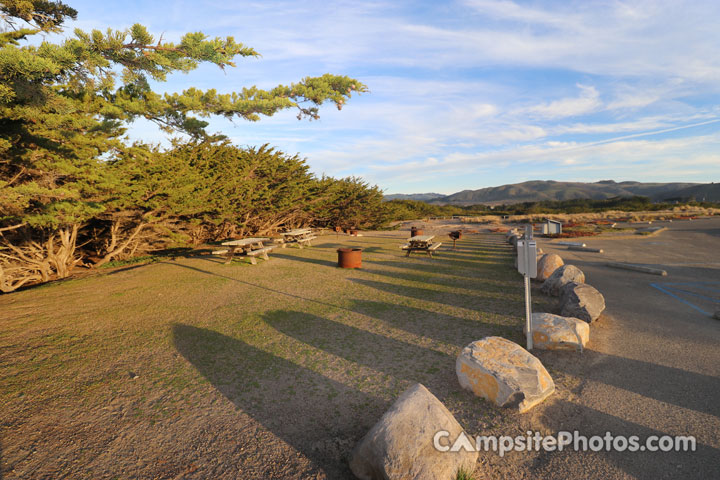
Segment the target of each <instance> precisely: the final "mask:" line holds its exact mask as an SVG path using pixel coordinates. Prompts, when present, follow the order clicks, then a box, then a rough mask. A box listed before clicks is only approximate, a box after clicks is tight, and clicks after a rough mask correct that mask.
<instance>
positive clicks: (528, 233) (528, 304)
mask: <svg viewBox="0 0 720 480" xmlns="http://www.w3.org/2000/svg"><path fill="white" fill-rule="evenodd" d="M531 239H532V225H527V226H526V227H525V242H524V245H523V248H525V261H526V262H527V267H526V268H525V272H530V262H531V261H537V259H535V258H533V259H531V258H530V240H531ZM524 277H525V331H526V332H527V334H526V336H525V338H526V340H527V349H528V350H532V348H533V336H532V299H531V298H530V275H529V273H525V275H524Z"/></svg>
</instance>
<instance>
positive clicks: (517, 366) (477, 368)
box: [455, 337, 555, 413]
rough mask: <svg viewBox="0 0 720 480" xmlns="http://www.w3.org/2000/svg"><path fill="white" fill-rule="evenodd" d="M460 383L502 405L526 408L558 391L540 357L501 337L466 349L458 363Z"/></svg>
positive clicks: (522, 409)
mask: <svg viewBox="0 0 720 480" xmlns="http://www.w3.org/2000/svg"><path fill="white" fill-rule="evenodd" d="M455 372H456V373H457V376H458V381H459V382H460V385H461V386H462V387H463V388H465V389H468V390H470V391H472V392H473V393H474V394H475V395H477V396H479V397H483V398H485V399H486V400H489V401H491V402H494V403H495V404H496V405H498V406H500V407H517V408H518V410H519V411H520V412H521V413H522V412H526V411H528V410H529V409H531V408H532V407H534V406H535V405H537V404H538V403H540V402H542V401H543V400H545V399H546V398H547V397H548V396H550V395H551V394H552V393H553V392H554V391H555V383H554V382H553V380H552V378H551V377H550V374H549V373H548V372H547V370H545V367H543V364H542V363H540V360H538V359H537V358H535V357H534V356H533V355H532V354H530V352H528V351H527V350H525V349H524V348H522V347H521V346H520V345H518V344H516V343H513V342H511V341H510V340H506V339H504V338H501V337H485V338H483V339H482V340H478V341H476V342H473V343H471V344H470V345H468V346H467V347H465V348H464V349H463V351H462V352H461V353H460V355H459V356H458V358H457V361H456V363H455Z"/></svg>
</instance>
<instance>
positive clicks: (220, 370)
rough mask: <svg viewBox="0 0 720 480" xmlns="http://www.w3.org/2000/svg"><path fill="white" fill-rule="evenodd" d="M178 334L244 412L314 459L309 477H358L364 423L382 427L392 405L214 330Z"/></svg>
mask: <svg viewBox="0 0 720 480" xmlns="http://www.w3.org/2000/svg"><path fill="white" fill-rule="evenodd" d="M172 336H173V342H174V344H175V347H176V348H177V350H178V352H179V353H180V354H181V355H182V356H183V357H185V358H186V359H187V360H188V361H189V362H190V363H191V364H192V365H193V366H194V367H195V368H196V369H197V370H198V371H199V372H200V373H201V374H202V375H203V376H204V377H205V378H206V379H207V380H208V381H209V382H210V383H211V384H212V385H213V387H215V388H216V389H217V390H218V391H219V392H220V393H222V394H223V395H224V396H225V397H226V398H227V399H228V400H230V401H231V402H233V404H234V405H235V406H236V407H237V409H238V410H241V411H243V412H244V413H246V414H248V415H250V416H251V417H252V418H254V419H255V420H256V421H257V422H259V423H260V424H261V425H262V426H263V427H264V428H266V429H267V430H269V431H270V432H272V433H273V434H274V435H275V436H277V437H279V438H280V439H282V440H283V441H284V442H287V443H288V444H289V445H290V446H291V447H293V448H294V449H296V450H297V451H298V452H301V454H302V455H304V456H305V457H307V458H308V459H310V460H311V461H312V463H313V465H314V466H315V467H316V470H315V471H313V472H301V473H302V475H303V477H302V478H316V476H317V478H325V477H324V476H323V477H321V475H322V473H324V474H325V475H326V476H327V478H352V475H351V473H350V470H349V468H348V466H347V458H348V455H349V453H350V451H351V450H352V448H353V447H354V446H355V444H356V442H357V441H359V439H360V438H361V436H362V435H364V434H365V432H366V431H367V430H368V429H369V427H370V426H371V425H364V424H362V421H363V420H362V419H363V418H366V419H367V418H369V419H375V420H371V421H376V420H377V418H379V416H380V415H381V413H382V411H383V409H384V408H385V407H386V405H385V402H383V401H381V400H378V399H376V398H373V397H370V396H368V395H366V394H364V393H362V392H360V391H357V390H355V389H353V388H350V387H348V386H347V385H344V384H342V383H339V382H336V381H334V380H331V379H329V378H328V377H325V376H324V375H320V374H318V373H316V372H314V371H312V370H309V369H307V368H304V367H302V366H300V365H297V364H295V363H292V362H289V361H288V360H285V359H283V358H280V357H277V356H275V355H273V354H271V353H268V352H265V351H263V350H260V349H258V348H256V347H253V346H252V345H249V344H247V343H245V342H243V341H241V340H239V339H236V338H233V337H229V336H226V335H222V334H220V333H218V332H215V331H212V330H208V329H205V328H198V327H194V326H190V325H184V324H175V325H173V328H172ZM361 412H362V413H364V414H363V415H360V413H361ZM375 412H377V415H374V414H373V413H375ZM366 421H367V420H366ZM277 448H278V445H273V446H268V447H267V449H263V448H262V446H261V448H260V450H261V451H263V450H264V451H266V452H268V454H269V452H271V451H276V450H277ZM290 454H291V452H290ZM238 455H240V465H239V467H240V469H241V470H242V469H243V468H242V467H243V463H242V460H243V458H242V453H239V454H238ZM275 461H279V459H275ZM290 461H292V460H290ZM270 463H274V462H270ZM321 472H322V473H321ZM252 473H253V474H256V475H260V476H257V477H253V478H270V477H268V476H267V473H268V472H252ZM245 478H248V477H245ZM273 478H277V477H273ZM293 478H296V477H293ZM297 478H299V477H297Z"/></svg>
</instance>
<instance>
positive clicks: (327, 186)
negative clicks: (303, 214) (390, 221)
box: [311, 176, 386, 228]
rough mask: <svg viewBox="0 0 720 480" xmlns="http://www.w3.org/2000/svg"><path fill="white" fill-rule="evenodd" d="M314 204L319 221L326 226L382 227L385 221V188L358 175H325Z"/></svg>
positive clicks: (318, 187) (316, 193)
mask: <svg viewBox="0 0 720 480" xmlns="http://www.w3.org/2000/svg"><path fill="white" fill-rule="evenodd" d="M314 190H315V192H314V193H315V195H316V196H317V197H318V198H317V200H315V201H314V205H313V207H312V210H311V212H312V214H313V217H315V219H316V223H317V224H318V225H321V226H327V227H336V226H339V227H343V228H349V227H356V228H373V227H379V226H381V225H382V224H383V223H384V222H385V221H386V214H385V208H384V205H383V200H382V199H383V196H382V191H381V190H380V189H379V188H378V187H377V186H370V185H368V184H367V183H366V182H364V181H363V180H362V179H360V178H357V177H347V178H343V179H339V180H336V179H333V178H330V177H325V176H323V177H322V178H321V179H319V180H318V181H317V183H316V185H315V189H314Z"/></svg>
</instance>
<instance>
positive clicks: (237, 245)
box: [212, 237, 275, 265]
mask: <svg viewBox="0 0 720 480" xmlns="http://www.w3.org/2000/svg"><path fill="white" fill-rule="evenodd" d="M268 240H270V239H269V238H264V237H263V238H243V239H241V240H230V241H228V242H223V243H222V245H224V246H227V247H230V248H226V249H223V250H215V251H214V252H212V253H213V255H223V254H227V260H226V261H225V263H226V264H228V263H230V262H232V259H233V256H234V255H235V253H236V252H238V251H239V253H241V254H243V255H245V256H246V257H248V258H249V259H250V263H252V264H253V265H256V264H257V260H256V258H255V257H257V256H260V257H262V258H263V259H265V260H270V257H268V252H270V251H272V249H273V248H275V247H266V246H264V245H263V242H267V241H268Z"/></svg>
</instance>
